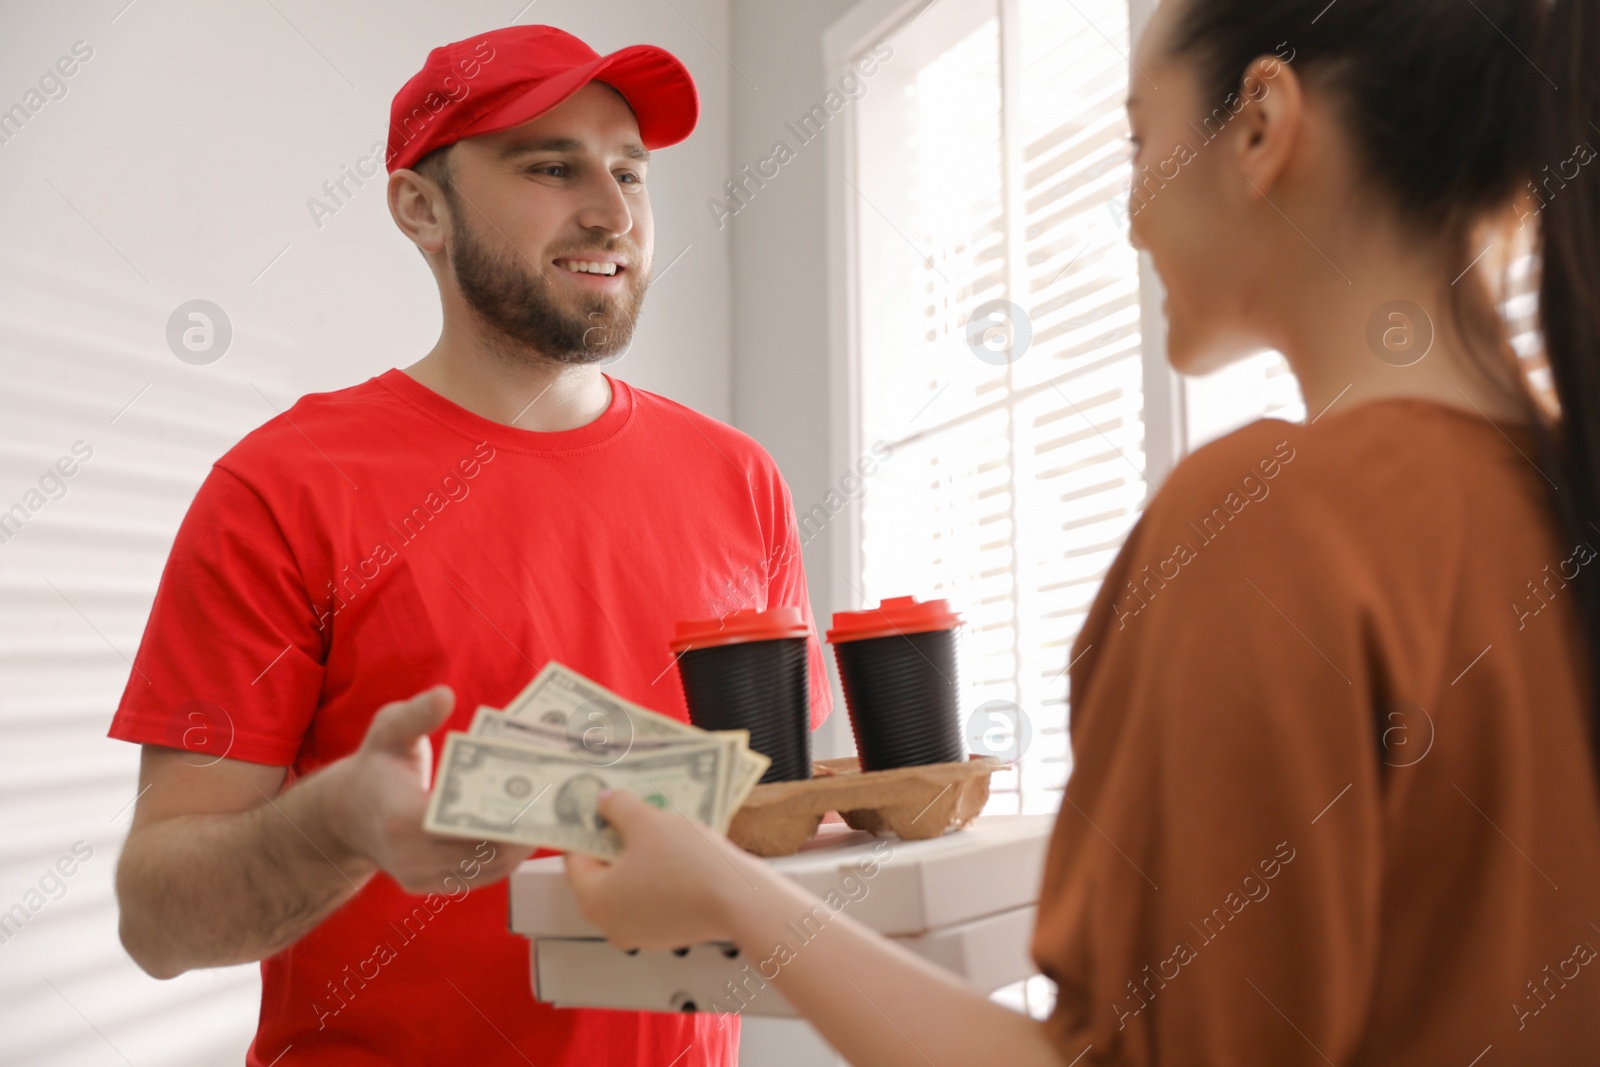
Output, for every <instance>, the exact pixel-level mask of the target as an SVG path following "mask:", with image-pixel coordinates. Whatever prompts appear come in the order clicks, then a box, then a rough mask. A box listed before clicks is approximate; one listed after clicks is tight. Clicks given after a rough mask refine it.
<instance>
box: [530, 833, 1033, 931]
mask: <svg viewBox="0 0 1600 1067" xmlns="http://www.w3.org/2000/svg"><path fill="white" fill-rule="evenodd" d="M1054 823H1055V817H1054V816H1051V815H990V816H983V817H980V818H978V819H976V820H974V821H973V822H972V824H971V825H970V826H968V827H967V828H966V829H964V830H958V831H956V832H954V833H949V834H946V835H945V836H943V837H937V838H933V839H930V840H926V841H901V840H899V839H898V838H893V837H874V836H873V835H871V834H868V833H863V832H861V831H857V830H851V829H849V828H848V827H846V826H845V825H844V824H842V823H824V824H823V825H822V827H821V829H820V830H818V832H817V835H816V837H814V838H812V840H811V841H810V842H808V843H807V844H806V846H805V847H804V848H803V849H801V851H799V852H797V853H795V854H794V855H792V856H781V857H778V858H776V859H769V860H764V861H762V862H764V863H767V864H770V865H771V867H772V868H773V869H774V870H776V871H779V872H781V873H783V874H785V875H787V876H788V877H789V878H792V879H793V880H794V881H796V882H797V883H799V884H800V885H801V886H802V887H803V888H804V889H806V890H808V891H809V892H810V893H811V894H812V895H814V896H816V897H819V898H822V899H824V900H831V901H832V902H836V903H837V904H838V905H839V906H838V908H836V909H835V910H847V911H848V912H849V914H850V915H851V916H852V917H854V918H855V919H856V920H857V921H858V922H861V923H863V924H865V925H867V926H869V927H871V928H872V929H874V930H877V931H878V932H879V933H882V934H887V935H889V936H891V937H909V936H914V935H917V934H922V933H926V932H928V931H933V930H940V929H943V928H945V927H951V926H955V925H957V924H960V923H967V922H970V921H972V920H974V919H980V918H983V917H985V916H989V915H998V914H1000V913H1002V912H1010V911H1014V910H1016V909H1018V908H1025V907H1027V906H1028V905H1031V904H1034V903H1036V902H1037V901H1038V896H1039V883H1040V880H1041V879H1042V877H1043V875H1044V855H1045V848H1046V845H1047V844H1048V842H1049V838H1050V831H1051V828H1052V826H1053V825H1054ZM563 864H564V861H563V859H562V858H561V857H560V856H547V857H544V858H542V859H535V860H527V861H525V862H524V863H522V864H521V865H520V866H519V867H518V868H517V869H516V870H515V871H513V872H512V874H511V878H510V898H511V905H510V911H511V915H510V923H511V930H512V932H513V933H518V934H522V935H523V936H524V937H528V938H565V939H572V938H577V939H582V938H603V936H604V935H603V934H601V932H600V931H599V930H598V929H596V928H595V927H594V926H593V925H591V924H590V923H589V922H588V921H587V920H585V919H584V917H583V916H582V914H580V913H579V911H578V904H577V901H576V899H575V898H574V897H573V895H572V890H571V888H570V887H569V886H568V885H567V879H566V875H565V873H564V870H563ZM830 894H831V897H830Z"/></svg>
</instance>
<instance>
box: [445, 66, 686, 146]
mask: <svg viewBox="0 0 1600 1067" xmlns="http://www.w3.org/2000/svg"><path fill="white" fill-rule="evenodd" d="M592 81H599V82H604V83H605V84H607V85H609V86H611V87H612V88H613V89H615V90H616V91H617V92H619V93H621V94H622V98H623V99H624V100H626V101H627V102H628V106H629V107H630V108H632V109H633V115H634V118H635V120H636V121H637V122H638V124H639V140H640V141H641V142H643V144H644V146H645V147H646V148H649V149H656V148H666V147H668V146H669V145H675V144H677V143H678V142H680V141H682V140H684V139H685V138H687V137H688V136H689V134H691V133H693V132H694V128H695V124H696V123H697V122H698V121H699V119H700V93H699V91H698V90H697V89H695V85H694V78H692V77H691V76H690V74H689V70H688V68H687V67H685V66H684V65H683V64H682V63H681V62H679V61H678V57H677V56H674V55H673V54H672V53H671V52H668V51H666V50H665V49H662V48H657V47H655V46H654V45H648V44H636V45H629V46H628V47H627V48H620V49H618V50H617V51H615V52H612V53H611V54H610V55H608V56H601V57H600V58H599V59H597V60H595V61H594V62H592V63H586V64H584V65H583V66H581V67H574V68H573V69H572V70H569V71H566V72H564V73H562V74H559V75H557V76H556V77H554V78H549V79H547V80H545V81H543V82H541V83H540V84H539V85H537V86H535V87H534V88H532V89H530V90H529V91H528V92H526V93H524V94H523V95H521V96H519V97H517V98H515V99H514V100H511V101H509V102H508V103H506V104H503V105H501V106H500V107H498V108H496V109H494V110H493V111H490V112H488V113H486V114H484V115H482V116H480V117H479V118H478V120H477V121H476V122H474V123H473V124H472V126H471V127H470V128H469V129H468V130H467V131H466V132H465V133H463V134H462V136H464V137H480V136H483V135H484V134H490V133H496V132H498V131H500V130H508V129H511V128H512V127H513V126H520V125H522V124H523V123H524V122H531V121H532V120H533V119H536V118H538V117H539V116H540V115H543V114H544V113H545V112H547V111H550V110H551V109H553V108H555V107H556V106H557V105H559V104H561V103H562V102H563V101H564V100H566V99H568V98H569V97H571V96H572V95H573V94H574V93H576V92H577V91H578V90H579V89H582V88H583V87H584V86H585V85H588V84H589V83H590V82H592Z"/></svg>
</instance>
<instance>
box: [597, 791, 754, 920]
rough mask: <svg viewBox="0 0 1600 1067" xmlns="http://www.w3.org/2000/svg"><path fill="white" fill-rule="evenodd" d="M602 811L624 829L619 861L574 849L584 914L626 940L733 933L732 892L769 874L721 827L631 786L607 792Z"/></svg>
mask: <svg viewBox="0 0 1600 1067" xmlns="http://www.w3.org/2000/svg"><path fill="white" fill-rule="evenodd" d="M600 814H601V815H603V816H604V817H605V819H606V821H607V822H609V823H610V824H611V825H612V826H614V827H616V829H617V832H618V833H619V834H621V835H622V842H623V848H622V852H621V854H620V855H619V856H618V857H617V858H616V859H615V860H614V861H612V862H609V863H608V862H606V861H604V860H598V859H595V858H594V857H592V856H582V855H577V854H572V853H569V854H568V855H567V857H566V866H567V881H568V882H569V883H571V885H572V890H573V892H574V893H575V894H576V895H577V897H578V907H579V909H580V910H581V911H582V912H583V917H584V918H585V919H588V920H589V921H590V922H592V923H594V924H595V925H596V926H598V927H600V929H602V930H604V931H605V934H606V937H607V939H608V940H609V941H610V942H611V943H612V944H614V945H617V946H618V947H621V948H627V949H634V948H642V949H666V948H678V947H682V946H685V945H694V944H699V943H701V942H705V941H731V940H733V935H732V932H731V930H730V928H729V923H728V912H729V901H730V900H731V898H732V894H735V893H740V892H743V893H752V892H755V886H756V884H757V883H758V882H759V881H760V880H761V879H762V878H763V876H765V875H766V874H767V872H766V871H765V870H764V869H763V868H762V867H761V865H760V864H759V863H757V862H756V861H754V860H752V859H751V858H750V857H749V856H747V855H746V854H745V853H744V852H742V851H741V850H740V849H739V848H738V847H737V846H735V845H734V844H733V843H732V842H730V841H729V840H728V839H727V838H725V837H723V836H722V835H721V834H718V833H716V832H715V831H713V830H710V829H708V828H706V827H704V826H702V825H700V824H699V823H697V822H693V821H691V820H690V819H688V818H685V817H684V816H681V815H672V814H668V813H667V812H664V811H658V810H657V809H656V808H654V807H652V806H651V805H650V804H647V803H646V802H645V801H644V800H642V799H640V798H639V797H636V796H634V795H633V794H632V793H628V792H625V791H623V790H613V791H610V792H607V793H603V794H602V795H601V797H600Z"/></svg>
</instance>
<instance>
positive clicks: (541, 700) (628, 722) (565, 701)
mask: <svg viewBox="0 0 1600 1067" xmlns="http://www.w3.org/2000/svg"><path fill="white" fill-rule="evenodd" d="M505 714H507V715H509V716H511V718H513V719H518V720H521V721H523V722H538V723H542V724H544V725H546V726H554V727H557V728H559V729H562V730H565V731H568V732H573V731H598V732H601V733H604V734H605V735H606V736H607V737H608V738H622V737H641V738H642V737H693V736H695V735H696V734H697V733H700V732H702V731H699V730H697V729H696V728H695V727H693V726H691V725H690V724H688V723H686V722H679V721H678V720H677V719H673V718H669V717H668V716H666V715H662V714H661V713H659V712H655V711H651V710H650V709H649V708H645V707H641V706H640V705H638V704H635V703H634V702H632V701H631V700H627V699H625V698H623V697H620V696H618V695H617V694H616V693H613V692H612V691H611V690H609V689H607V688H606V687H605V686H603V685H601V684H600V683H598V682H595V681H593V680H591V679H588V678H585V677H584V676H583V675H581V674H579V673H578V672H577V671H575V670H573V669H572V668H571V667H568V666H565V665H564V664H560V663H557V662H556V661H555V660H551V661H550V662H549V663H546V664H545V665H544V668H543V669H542V670H540V671H539V673H538V675H537V676H535V677H534V679H533V681H532V682H530V683H528V687H527V688H526V689H524V690H523V691H522V692H521V693H519V694H517V697H516V699H515V700H513V701H512V702H511V703H509V704H507V705H506V707H505Z"/></svg>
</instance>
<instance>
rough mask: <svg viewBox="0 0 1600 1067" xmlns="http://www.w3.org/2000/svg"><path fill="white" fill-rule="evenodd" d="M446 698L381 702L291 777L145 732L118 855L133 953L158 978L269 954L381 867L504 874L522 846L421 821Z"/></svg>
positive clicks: (404, 884) (445, 876) (412, 872)
mask: <svg viewBox="0 0 1600 1067" xmlns="http://www.w3.org/2000/svg"><path fill="white" fill-rule="evenodd" d="M454 703H455V696H454V694H453V693H451V691H450V690H449V689H447V688H444V687H442V686H441V687H438V688H435V689H430V690H428V691H426V692H424V693H421V694H419V695H417V696H415V697H413V698H412V699H410V700H406V701H399V702H397V703H394V704H389V705H386V706H384V707H383V708H382V709H380V710H379V712H378V714H377V715H376V716H375V717H374V718H373V721H372V724H371V726H370V727H369V728H368V730H367V736H366V739H365V740H364V741H363V742H362V745H361V748H360V749H358V750H357V751H356V752H354V753H352V754H351V755H349V756H346V757H345V758H343V759H341V760H338V761H336V762H334V763H331V764H329V765H328V766H326V767H324V768H322V769H321V770H319V771H317V772H316V773H315V774H312V775H310V776H308V777H306V778H305V779H303V780H301V781H299V782H296V783H295V784H294V785H292V786H291V787H290V788H288V789H284V788H283V782H284V780H285V768H283V767H270V766H265V765H262V764H258V763H250V762H247V761H243V760H236V759H226V758H223V759H215V760H210V761H208V762H205V763H195V762H192V755H193V754H192V753H189V752H185V751H183V750H181V749H176V748H167V747H164V746H161V745H145V746H144V751H143V757H142V760H141V763H140V767H139V799H138V802H137V803H136V805H135V807H134V813H133V825H132V827H131V828H130V829H129V830H128V840H127V843H126V844H125V845H124V846H123V850H122V858H121V859H120V860H119V861H118V863H117V902H118V905H119V907H120V911H121V916H120V930H121V935H122V943H123V945H124V947H126V948H127V950H128V954H129V955H130V956H132V957H133V959H134V961H135V962H137V963H138V964H139V966H140V967H142V968H144V970H145V971H146V972H147V973H148V974H151V975H153V976H155V977H157V978H171V977H173V976H175V975H179V974H182V973H183V972H184V971H187V970H190V969H193V968H195V967H222V966H227V965H229V964H234V963H246V962H251V961H254V960H260V959H264V958H266V957H267V956H271V955H273V954H275V953H277V952H280V951H282V950H283V949H285V948H287V947H288V946H289V945H292V944H293V943H294V942H296V941H298V940H299V939H300V938H302V937H304V936H305V935H306V934H307V933H309V932H310V931H311V930H313V929H314V928H315V927H316V926H317V924H319V923H320V922H322V920H323V919H325V918H326V917H327V916H328V915H329V914H330V913H332V912H333V911H334V910H335V909H336V908H338V907H339V906H340V905H342V904H344V903H345V902H346V901H348V900H349V899H350V898H351V897H352V896H354V895H355V894H356V892H357V891H358V890H359V889H360V887H361V886H362V885H363V884H364V883H365V882H366V881H367V879H369V878H371V877H372V875H373V874H374V872H376V871H379V870H381V871H384V872H385V873H387V874H388V875H390V876H391V877H392V878H394V880H395V881H396V882H398V883H399V884H400V886H401V888H403V889H405V890H406V891H407V892H412V893H443V894H446V895H450V894H452V893H455V892H457V891H459V889H460V886H461V885H462V884H466V885H468V886H469V887H477V886H482V885H486V884H489V883H491V882H495V881H498V880H499V879H501V878H504V877H505V876H506V875H507V874H508V873H510V871H511V869H512V868H513V867H515V866H516V865H517V864H518V863H519V862H521V861H522V859H523V858H524V857H526V856H527V855H528V850H527V849H526V848H523V847H517V846H506V845H501V844H495V845H493V846H490V845H488V844H486V843H484V842H473V841H468V840H464V839H457V838H446V837H436V836H434V835H432V834H429V833H427V832H425V831H424V830H423V829H422V816H423V812H424V811H425V810H426V808H427V803H428V791H427V780H426V779H427V775H428V770H429V768H430V766H431V764H432V754H431V752H430V750H429V742H428V734H429V733H430V732H431V731H433V730H436V729H438V728H439V726H440V725H441V724H442V723H443V722H444V721H445V719H446V718H447V717H448V716H449V714H450V709H451V708H452V707H453V706H454Z"/></svg>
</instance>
